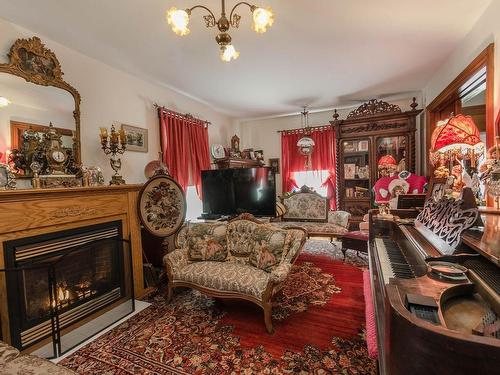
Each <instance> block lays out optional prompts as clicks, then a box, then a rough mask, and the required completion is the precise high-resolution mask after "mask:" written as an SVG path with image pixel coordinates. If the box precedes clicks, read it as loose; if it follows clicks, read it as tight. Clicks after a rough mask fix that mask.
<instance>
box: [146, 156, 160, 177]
mask: <svg viewBox="0 0 500 375" xmlns="http://www.w3.org/2000/svg"><path fill="white" fill-rule="evenodd" d="M160 165H161V161H159V160H152V161H150V162H149V163H148V164H146V166H145V167H144V176H146V178H151V177H153V176H154V175H155V171H156V170H157V169H158V168H160Z"/></svg>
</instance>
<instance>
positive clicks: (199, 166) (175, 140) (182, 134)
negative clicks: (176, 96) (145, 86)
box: [158, 108, 210, 196]
mask: <svg viewBox="0 0 500 375" xmlns="http://www.w3.org/2000/svg"><path fill="white" fill-rule="evenodd" d="M158 115H159V117H160V135H161V149H162V152H163V161H164V162H165V164H166V165H167V167H168V170H169V172H170V175H171V176H172V178H173V179H175V180H176V181H177V182H178V183H179V185H181V187H182V188H183V189H184V191H185V190H186V189H187V187H188V186H189V185H190V184H191V185H195V186H196V191H197V192H198V195H199V196H201V171H202V170H205V169H210V154H209V147H208V128H207V125H206V124H205V123H203V122H202V121H199V120H195V119H190V118H186V117H184V116H182V115H180V114H178V113H176V112H173V111H168V110H166V109H164V108H159V109H158Z"/></svg>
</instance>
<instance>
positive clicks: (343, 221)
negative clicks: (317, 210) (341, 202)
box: [328, 211, 351, 229]
mask: <svg viewBox="0 0 500 375" xmlns="http://www.w3.org/2000/svg"><path fill="white" fill-rule="evenodd" d="M350 218H351V214H350V213H349V212H346V211H329V212H328V222H329V223H330V224H337V225H340V226H341V227H343V228H346V229H347V228H348V227H349V219H350Z"/></svg>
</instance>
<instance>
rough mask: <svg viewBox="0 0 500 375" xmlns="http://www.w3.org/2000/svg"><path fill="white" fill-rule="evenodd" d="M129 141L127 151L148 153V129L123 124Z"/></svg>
mask: <svg viewBox="0 0 500 375" xmlns="http://www.w3.org/2000/svg"><path fill="white" fill-rule="evenodd" d="M122 130H124V131H125V138H126V139H127V151H137V152H148V129H144V128H138V127H137V126H131V125H125V124H122Z"/></svg>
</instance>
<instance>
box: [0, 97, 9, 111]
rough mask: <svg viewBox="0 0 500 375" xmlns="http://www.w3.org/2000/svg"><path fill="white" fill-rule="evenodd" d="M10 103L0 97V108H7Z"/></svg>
mask: <svg viewBox="0 0 500 375" xmlns="http://www.w3.org/2000/svg"><path fill="white" fill-rule="evenodd" d="M10 103H11V101H10V100H9V99H7V98H5V97H3V96H0V108H4V107H7V106H8V105H9V104H10Z"/></svg>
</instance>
